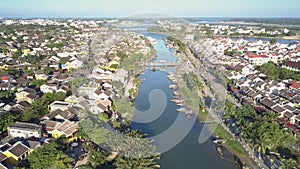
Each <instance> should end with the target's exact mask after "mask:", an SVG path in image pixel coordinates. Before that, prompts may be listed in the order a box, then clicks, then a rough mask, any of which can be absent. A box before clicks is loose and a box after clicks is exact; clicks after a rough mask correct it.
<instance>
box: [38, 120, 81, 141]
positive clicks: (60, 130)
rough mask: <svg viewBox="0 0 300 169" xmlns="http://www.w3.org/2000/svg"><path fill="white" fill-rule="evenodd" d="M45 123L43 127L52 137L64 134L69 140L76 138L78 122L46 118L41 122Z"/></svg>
mask: <svg viewBox="0 0 300 169" xmlns="http://www.w3.org/2000/svg"><path fill="white" fill-rule="evenodd" d="M42 123H43V124H44V125H45V129H46V131H47V133H48V134H50V135H51V136H52V137H53V138H59V137H61V136H63V135H64V136H66V137H67V138H68V139H69V141H72V140H74V139H76V137H75V133H76V132H77V131H78V129H79V124H78V123H75V122H71V121H69V120H65V121H64V122H59V121H52V120H46V121H43V122H42Z"/></svg>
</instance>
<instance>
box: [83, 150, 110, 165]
mask: <svg viewBox="0 0 300 169" xmlns="http://www.w3.org/2000/svg"><path fill="white" fill-rule="evenodd" d="M107 156H108V153H107V152H105V151H104V150H101V149H96V150H93V151H91V152H90V153H89V158H88V160H89V162H90V163H91V165H92V166H93V167H94V168H96V167H101V166H102V165H104V164H106V163H107Z"/></svg>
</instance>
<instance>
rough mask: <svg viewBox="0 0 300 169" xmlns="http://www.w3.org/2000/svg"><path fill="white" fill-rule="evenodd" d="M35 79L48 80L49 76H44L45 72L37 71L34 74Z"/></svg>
mask: <svg viewBox="0 0 300 169" xmlns="http://www.w3.org/2000/svg"><path fill="white" fill-rule="evenodd" d="M34 76H35V79H37V80H47V78H48V76H47V75H45V74H44V71H43V70H37V71H35V72H34Z"/></svg>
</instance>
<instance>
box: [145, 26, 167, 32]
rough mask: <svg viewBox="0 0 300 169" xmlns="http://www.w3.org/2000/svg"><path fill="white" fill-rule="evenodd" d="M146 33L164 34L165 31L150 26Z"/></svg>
mask: <svg viewBox="0 0 300 169" xmlns="http://www.w3.org/2000/svg"><path fill="white" fill-rule="evenodd" d="M147 32H155V33H166V30H165V29H164V28H163V27H160V26H151V27H149V28H148V29H147Z"/></svg>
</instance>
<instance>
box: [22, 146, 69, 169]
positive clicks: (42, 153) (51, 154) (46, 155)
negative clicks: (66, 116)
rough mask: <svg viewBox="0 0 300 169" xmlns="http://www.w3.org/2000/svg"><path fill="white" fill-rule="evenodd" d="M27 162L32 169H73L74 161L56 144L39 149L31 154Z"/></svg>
mask: <svg viewBox="0 0 300 169" xmlns="http://www.w3.org/2000/svg"><path fill="white" fill-rule="evenodd" d="M26 162H27V163H28V165H29V166H30V168H32V169H50V168H52V167H54V168H56V169H66V168H72V165H71V164H72V162H73V159H71V158H69V157H68V156H67V155H65V154H64V153H63V152H62V151H61V150H60V149H59V146H58V144H57V143H56V142H51V143H49V144H47V145H44V146H42V147H39V148H37V149H36V150H35V151H34V152H33V153H31V154H30V155H29V156H28V157H27V159H26Z"/></svg>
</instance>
